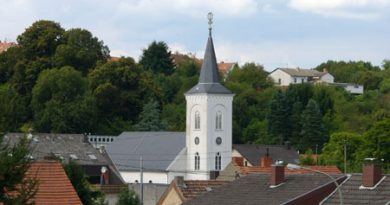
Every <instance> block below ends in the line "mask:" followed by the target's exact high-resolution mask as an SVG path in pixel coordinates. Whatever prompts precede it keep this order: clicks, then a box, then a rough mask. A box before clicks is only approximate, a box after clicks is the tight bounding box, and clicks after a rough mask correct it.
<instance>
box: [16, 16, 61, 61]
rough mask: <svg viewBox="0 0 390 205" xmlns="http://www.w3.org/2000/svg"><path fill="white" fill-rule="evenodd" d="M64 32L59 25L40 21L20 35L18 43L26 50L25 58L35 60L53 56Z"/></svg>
mask: <svg viewBox="0 0 390 205" xmlns="http://www.w3.org/2000/svg"><path fill="white" fill-rule="evenodd" d="M64 32H65V30H64V29H63V28H62V27H61V26H60V24H59V23H55V22H53V21H47V20H40V21H37V22H35V23H33V24H32V26H30V27H29V28H27V29H26V30H25V31H24V32H23V33H22V34H21V35H19V36H18V38H17V41H18V44H19V46H21V47H22V48H23V50H24V56H25V57H26V58H27V59H30V60H34V59H35V58H36V57H45V56H46V57H47V56H52V55H53V54H54V52H55V50H56V48H57V46H58V45H59V43H60V41H61V39H62V36H63V35H64Z"/></svg>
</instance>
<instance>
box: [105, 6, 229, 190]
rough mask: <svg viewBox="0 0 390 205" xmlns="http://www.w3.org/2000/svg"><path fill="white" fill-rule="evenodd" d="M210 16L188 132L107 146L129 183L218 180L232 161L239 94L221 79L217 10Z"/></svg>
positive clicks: (127, 138) (139, 136) (128, 136)
mask: <svg viewBox="0 0 390 205" xmlns="http://www.w3.org/2000/svg"><path fill="white" fill-rule="evenodd" d="M208 19H209V34H208V40H207V45H206V50H205V53H204V60H203V64H202V67H201V72H200V77H199V81H198V83H197V84H196V85H195V86H194V87H193V88H191V89H190V90H188V91H187V92H186V93H185V94H184V95H185V98H186V103H187V104H186V131H185V132H123V133H122V134H121V135H119V136H118V137H117V138H116V139H115V141H114V142H112V143H111V144H109V145H108V146H107V148H106V151H107V154H108V155H109V156H110V158H111V159H112V161H113V162H114V164H115V165H116V167H117V168H118V170H119V171H120V173H121V176H122V177H123V179H124V180H125V181H126V182H127V183H138V182H141V180H142V182H143V183H161V184H169V183H170V182H171V181H172V179H174V177H175V176H183V177H184V178H185V179H188V180H209V179H214V178H215V177H216V175H217V173H218V172H219V171H220V170H223V169H224V168H225V167H226V166H227V165H228V164H229V163H230V162H231V160H232V102H233V97H234V94H233V93H232V92H231V91H230V90H228V89H227V88H225V87H224V86H223V85H222V84H221V83H220V79H219V72H218V66H217V59H216V55H215V50H214V44H213V38H212V27H211V25H212V14H211V13H209V15H208ZM141 173H142V177H141Z"/></svg>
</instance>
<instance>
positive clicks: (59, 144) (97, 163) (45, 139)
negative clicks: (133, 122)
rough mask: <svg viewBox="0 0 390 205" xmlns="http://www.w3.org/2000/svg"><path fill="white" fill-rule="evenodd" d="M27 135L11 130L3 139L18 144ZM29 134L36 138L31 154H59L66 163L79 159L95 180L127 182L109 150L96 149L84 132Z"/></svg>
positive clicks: (38, 157) (43, 156)
mask: <svg viewBox="0 0 390 205" xmlns="http://www.w3.org/2000/svg"><path fill="white" fill-rule="evenodd" d="M24 136H25V134H24V133H7V134H6V135H4V139H3V140H5V141H10V143H11V144H14V143H16V142H17V141H18V140H19V139H21V138H22V137H24ZM27 137H28V138H29V139H31V140H32V143H31V146H32V147H33V152H32V156H31V157H32V158H33V159H35V160H43V159H53V158H56V159H59V160H61V161H62V162H64V163H68V162H69V161H76V162H77V163H78V164H80V165H81V167H82V168H83V169H84V171H85V173H86V174H87V176H88V179H89V182H90V183H92V184H123V183H124V182H123V180H122V178H121V176H120V174H119V172H118V171H117V170H116V168H115V166H114V165H113V163H112V162H111V161H110V159H109V158H108V157H107V156H106V155H105V153H104V152H103V153H102V152H100V151H99V150H97V149H95V148H94V147H93V146H92V145H91V144H89V142H88V140H87V137H86V136H84V135H82V134H53V133H32V134H31V133H30V134H28V135H27ZM102 151H104V150H102ZM102 170H104V173H103V172H102Z"/></svg>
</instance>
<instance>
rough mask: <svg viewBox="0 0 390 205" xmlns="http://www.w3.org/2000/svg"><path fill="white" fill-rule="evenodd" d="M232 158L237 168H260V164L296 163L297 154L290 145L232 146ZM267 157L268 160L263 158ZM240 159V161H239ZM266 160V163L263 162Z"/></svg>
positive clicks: (297, 160)
mask: <svg viewBox="0 0 390 205" xmlns="http://www.w3.org/2000/svg"><path fill="white" fill-rule="evenodd" d="M232 156H233V157H236V158H237V160H238V161H237V163H238V165H239V166H260V165H261V164H262V163H268V164H269V165H270V164H274V163H275V162H276V161H278V160H282V161H284V162H286V163H298V162H299V154H298V152H297V151H296V150H295V149H294V148H293V147H291V146H290V145H288V144H287V145H258V144H234V145H233V154H232ZM265 156H268V158H265ZM240 158H242V161H240V160H239V159H240ZM265 160H268V162H265Z"/></svg>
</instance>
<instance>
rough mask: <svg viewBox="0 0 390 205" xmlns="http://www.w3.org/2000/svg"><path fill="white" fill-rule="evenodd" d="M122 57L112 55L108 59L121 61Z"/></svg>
mask: <svg viewBox="0 0 390 205" xmlns="http://www.w3.org/2000/svg"><path fill="white" fill-rule="evenodd" d="M119 59H120V57H115V56H110V58H109V59H108V61H114V62H116V61H119Z"/></svg>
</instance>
